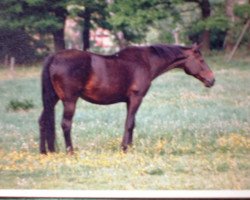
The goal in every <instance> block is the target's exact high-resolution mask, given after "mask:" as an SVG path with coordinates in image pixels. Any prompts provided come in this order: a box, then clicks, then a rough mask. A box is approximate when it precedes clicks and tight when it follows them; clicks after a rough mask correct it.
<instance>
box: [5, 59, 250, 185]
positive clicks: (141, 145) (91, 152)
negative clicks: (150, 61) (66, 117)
mask: <svg viewBox="0 0 250 200" xmlns="http://www.w3.org/2000/svg"><path fill="white" fill-rule="evenodd" d="M208 63H209V65H210V67H211V68H212V69H213V70H214V72H215V75H216V85H215V86H214V87H213V88H212V89H207V88H205V87H204V86H203V85H202V84H201V83H200V82H199V81H197V80H195V79H193V78H191V77H189V76H186V75H185V74H184V73H183V72H180V71H172V72H169V73H166V74H165V75H163V76H161V77H159V78H158V79H156V80H155V81H154V84H153V86H152V88H151V89H150V91H149V93H148V95H147V96H146V98H145V99H144V102H143V104H142V106H141V107H140V110H139V112H138V114H137V127H136V129H135V137H134V147H133V149H131V150H130V151H129V153H127V154H123V153H122V152H121V151H120V142H121V138H122V134H123V127H124V119H125V110H126V109H125V105H124V104H116V105H111V106H97V105H93V104H90V103H87V102H85V101H78V104H77V110H76V114H75V117H74V124H73V130H72V131H73V133H72V138H73V144H74V147H75V149H76V153H75V155H74V156H68V155H66V154H65V145H64V140H63V136H62V132H61V128H60V120H61V112H62V105H61V103H59V104H58V105H57V110H56V111H57V113H56V120H57V145H56V146H57V151H58V153H55V154H49V155H48V156H41V155H39V153H38V146H39V133H38V124H37V119H38V117H39V115H40V112H41V96H40V68H35V67H31V68H28V69H23V68H20V69H17V70H16V71H15V72H14V73H13V72H12V73H11V72H9V71H8V70H4V69H1V70H0V103H1V107H0V113H1V115H0V135H1V137H0V177H1V178H0V188H1V189H125V190H130V189H143V190H144V189H147V190H148V189H153V190H154V189H156V190H158V189H163V190H165V189H250V59H249V58H245V59H239V60H234V61H232V62H230V63H228V64H225V63H224V62H223V59H222V58H221V57H211V58H209V62H208ZM13 100H14V101H15V100H20V101H25V100H28V101H30V102H32V103H33V104H34V107H33V108H31V109H30V110H27V111H24V110H17V111H14V110H12V109H10V108H9V104H10V102H11V101H13Z"/></svg>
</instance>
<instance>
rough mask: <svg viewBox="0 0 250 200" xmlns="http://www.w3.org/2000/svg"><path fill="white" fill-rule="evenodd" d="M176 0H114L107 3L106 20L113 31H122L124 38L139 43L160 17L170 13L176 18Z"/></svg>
mask: <svg viewBox="0 0 250 200" xmlns="http://www.w3.org/2000/svg"><path fill="white" fill-rule="evenodd" d="M174 2H175V3H176V2H177V1H160V0H154V1H152V0H141V1H134V0H127V1H119V0H117V1H116V0H115V1H114V3H112V4H110V5H109V8H108V10H109V12H111V16H110V17H109V18H108V21H109V22H110V24H111V25H112V28H113V30H114V31H122V32H123V33H124V35H125V39H126V40H128V41H131V42H138V43H140V42H141V40H142V39H143V38H145V35H146V33H147V31H148V28H149V26H152V25H154V24H155V22H157V21H158V20H161V19H166V18H167V17H169V16H170V15H172V16H173V17H174V18H175V19H176V20H177V19H178V16H179V14H178V12H177V11H176V9H175V7H174V6H173V3H174Z"/></svg>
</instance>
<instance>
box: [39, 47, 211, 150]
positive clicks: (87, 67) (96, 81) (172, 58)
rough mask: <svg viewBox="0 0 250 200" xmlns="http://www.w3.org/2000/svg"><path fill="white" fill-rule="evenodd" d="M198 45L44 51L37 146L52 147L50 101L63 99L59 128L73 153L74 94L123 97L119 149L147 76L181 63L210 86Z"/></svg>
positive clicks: (128, 138) (127, 140) (111, 99)
mask: <svg viewBox="0 0 250 200" xmlns="http://www.w3.org/2000/svg"><path fill="white" fill-rule="evenodd" d="M199 49H200V47H199V45H196V44H194V45H192V46H191V47H183V46H177V45H163V44H160V45H152V46H144V47H137V46H131V47H127V48H125V49H123V50H121V51H120V52H118V53H116V54H114V55H109V56H103V55H97V54H94V53H90V52H86V51H79V50H65V51H61V52H58V53H55V54H54V55H51V56H49V57H48V58H47V59H46V61H45V64H44V68H43V72H42V101H43V111H42V114H41V116H40V119H39V125H40V152H41V153H43V154H46V144H47V147H48V150H49V151H50V152H54V151H55V147H54V143H55V105H56V103H57V102H58V100H61V101H62V102H63V106H64V111H63V118H62V123H61V126H62V129H63V133H64V138H65V143H66V149H67V152H69V153H73V146H72V142H71V136H70V132H71V125H72V118H73V116H74V112H75V108H76V102H77V100H78V98H79V97H81V98H82V99H84V100H86V101H89V102H92V103H95V104H102V105H107V104H113V103H118V102H125V103H126V105H127V118H126V122H125V132H124V136H123V140H122V144H121V146H122V149H123V150H124V151H126V150H127V148H128V146H129V145H131V144H132V137H133V129H134V126H135V115H136V112H137V110H138V108H139V106H140V104H141V102H142V100H143V97H144V96H145V95H146V93H147V91H148V89H149V87H150V85H151V82H152V81H153V80H154V79H155V78H156V77H158V76H159V75H161V74H163V73H164V72H167V71H168V70H171V69H174V68H181V69H183V70H184V71H185V72H186V73H187V74H188V75H192V76H194V77H195V78H197V79H199V80H200V81H202V82H203V83H204V85H205V86H206V87H212V86H213V85H214V82H215V79H214V75H213V72H212V71H211V70H210V69H209V67H208V65H207V64H206V63H205V61H204V59H203V57H202V55H201V52H200V50H199Z"/></svg>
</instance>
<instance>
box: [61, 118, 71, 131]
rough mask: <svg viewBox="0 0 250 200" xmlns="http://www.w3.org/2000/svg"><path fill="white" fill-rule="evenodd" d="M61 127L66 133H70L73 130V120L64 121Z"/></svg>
mask: <svg viewBox="0 0 250 200" xmlns="http://www.w3.org/2000/svg"><path fill="white" fill-rule="evenodd" d="M61 127H62V129H63V132H64V133H68V132H69V131H70V129H71V120H67V119H63V120H62V123H61Z"/></svg>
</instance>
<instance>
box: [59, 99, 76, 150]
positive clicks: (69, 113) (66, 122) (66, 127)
mask: <svg viewBox="0 0 250 200" xmlns="http://www.w3.org/2000/svg"><path fill="white" fill-rule="evenodd" d="M63 106H64V111H63V119H62V124H61V125H62V129H63V133H64V139H65V145H66V151H67V153H69V154H73V145H72V142H71V136H70V132H71V126H72V119H73V116H74V113H75V108H76V100H70V101H64V102H63Z"/></svg>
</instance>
